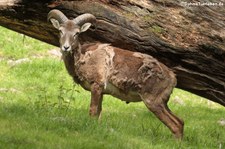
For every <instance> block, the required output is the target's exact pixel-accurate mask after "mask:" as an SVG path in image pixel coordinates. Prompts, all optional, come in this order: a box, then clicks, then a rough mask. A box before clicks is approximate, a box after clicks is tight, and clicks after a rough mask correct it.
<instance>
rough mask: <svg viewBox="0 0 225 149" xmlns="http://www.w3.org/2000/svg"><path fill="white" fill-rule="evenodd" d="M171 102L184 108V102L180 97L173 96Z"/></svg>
mask: <svg viewBox="0 0 225 149" xmlns="http://www.w3.org/2000/svg"><path fill="white" fill-rule="evenodd" d="M173 102H174V103H175V104H179V105H182V106H185V103H184V101H183V100H182V99H181V98H180V97H178V96H175V97H174V99H173Z"/></svg>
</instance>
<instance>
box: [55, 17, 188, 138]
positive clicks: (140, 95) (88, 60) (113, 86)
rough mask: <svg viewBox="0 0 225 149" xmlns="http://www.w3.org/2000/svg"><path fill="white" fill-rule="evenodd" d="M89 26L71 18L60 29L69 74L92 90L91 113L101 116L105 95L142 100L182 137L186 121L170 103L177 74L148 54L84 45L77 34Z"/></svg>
mask: <svg viewBox="0 0 225 149" xmlns="http://www.w3.org/2000/svg"><path fill="white" fill-rule="evenodd" d="M52 22H53V24H54V23H55V21H54V20H53V21H52ZM54 25H55V27H56V28H57V24H56V23H55V24H54ZM87 25H88V23H87V24H86V25H83V26H82V27H84V28H82V27H80V26H77V25H75V24H74V23H73V21H71V20H69V21H67V22H64V24H61V25H60V27H58V29H59V30H60V31H61V34H60V47H61V50H62V52H63V60H64V63H65V66H66V69H67V71H68V73H69V74H70V75H71V76H72V77H73V79H74V81H75V82H76V83H78V84H80V85H81V86H82V87H83V88H85V89H86V90H89V91H91V104H90V111H89V112H90V115H91V116H98V117H99V116H100V114H101V110H102V99H103V95H104V94H110V95H112V96H115V97H117V98H119V99H121V100H123V101H126V102H127V103H129V102H138V101H143V102H144V103H145V105H146V107H147V108H148V109H149V110H150V111H151V112H153V113H154V114H155V116H156V117H157V118H159V120H161V121H162V122H163V123H164V124H165V125H166V126H167V127H168V128H169V129H170V130H171V131H172V133H173V134H174V135H175V136H176V137H177V138H182V136H183V125H184V123H183V121H182V120H181V119H179V118H178V117H177V116H175V115H174V114H173V113H172V112H171V111H170V109H169V108H168V106H167V102H168V100H169V97H170V94H171V93H172V90H173V88H174V87H175V86H176V77H175V74H174V73H173V72H172V71H171V70H169V68H167V67H166V66H165V65H164V64H162V63H160V62H158V61H157V60H156V59H154V58H153V57H151V56H149V55H146V54H142V53H138V52H131V51H127V50H124V49H120V48H116V47H112V46H110V45H109V44H101V43H91V44H85V45H82V46H81V45H80V44H79V41H78V35H77V34H79V33H80V32H84V31H86V29H87V28H85V27H90V26H87Z"/></svg>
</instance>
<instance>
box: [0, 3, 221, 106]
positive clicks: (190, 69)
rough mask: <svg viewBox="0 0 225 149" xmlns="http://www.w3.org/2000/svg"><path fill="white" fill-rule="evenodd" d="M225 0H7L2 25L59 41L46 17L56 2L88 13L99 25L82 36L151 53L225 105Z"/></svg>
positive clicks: (68, 10) (73, 12) (0, 12)
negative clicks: (206, 1)
mask: <svg viewBox="0 0 225 149" xmlns="http://www.w3.org/2000/svg"><path fill="white" fill-rule="evenodd" d="M224 5H225V3H224V1H222V0H221V2H217V1H216V0H210V2H208V3H200V2H196V3H191V2H190V3H189V2H180V1H179V0H175V1H172V0H169V1H164V0H152V1H148V0H140V1H134V0H121V1H117V0H95V1H88V0H84V1H81V0H68V1H65V0H58V1H54V0H45V1H37V0H30V1H27V0H7V1H6V0H5V1H3V2H2V1H1V2H0V25H1V26H4V27H7V28H9V29H12V30H15V31H17V32H20V33H23V34H26V35H28V36H31V37H34V38H36V39H39V40H41V41H44V42H47V43H50V44H53V45H56V46H58V35H57V34H58V32H57V31H56V30H55V29H54V28H53V27H52V26H51V25H50V24H49V23H48V22H47V21H46V17H47V13H48V12H49V11H50V10H51V9H53V8H55V9H60V10H61V11H63V12H64V13H65V14H66V15H67V16H69V17H71V18H73V17H76V16H77V15H79V14H82V13H87V12H88V13H92V14H94V15H95V16H96V17H97V19H98V22H97V28H96V29H95V30H90V31H88V32H87V33H85V34H83V35H82V37H81V39H82V41H85V42H87V41H89V42H92V41H101V42H107V43H111V44H112V45H114V46H118V47H121V48H125V49H128V50H133V51H139V52H144V53H147V54H150V55H152V56H154V57H156V58H157V59H159V60H160V61H162V62H163V63H164V64H166V65H167V66H168V67H170V68H171V69H173V70H174V72H175V73H176V74H177V79H178V84H177V87H178V88H181V89H184V90H187V91H190V92H192V93H195V94H197V95H200V96H203V97H206V98H208V99H210V100H212V101H215V102H217V103H219V104H221V105H223V106H225V30H224V29H225V24H224V22H225V18H224V14H225V9H224Z"/></svg>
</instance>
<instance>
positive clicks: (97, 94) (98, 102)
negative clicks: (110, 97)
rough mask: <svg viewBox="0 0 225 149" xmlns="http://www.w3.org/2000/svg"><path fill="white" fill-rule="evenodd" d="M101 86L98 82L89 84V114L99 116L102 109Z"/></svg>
mask: <svg viewBox="0 0 225 149" xmlns="http://www.w3.org/2000/svg"><path fill="white" fill-rule="evenodd" d="M102 91H103V88H102V87H101V86H100V85H99V84H98V83H93V84H92V85H91V104H90V111H89V114H90V116H96V117H99V116H100V114H101V111H102V99H103V94H102Z"/></svg>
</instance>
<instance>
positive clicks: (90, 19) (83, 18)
mask: <svg viewBox="0 0 225 149" xmlns="http://www.w3.org/2000/svg"><path fill="white" fill-rule="evenodd" d="M73 22H74V23H75V24H77V25H78V26H82V25H83V24H85V23H92V24H95V22H96V18H95V16H94V15H92V14H90V13H85V14H82V15H80V16H78V17H76V18H75V19H73Z"/></svg>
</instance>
